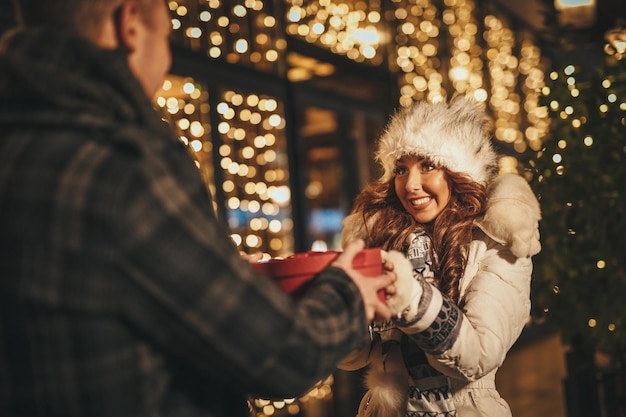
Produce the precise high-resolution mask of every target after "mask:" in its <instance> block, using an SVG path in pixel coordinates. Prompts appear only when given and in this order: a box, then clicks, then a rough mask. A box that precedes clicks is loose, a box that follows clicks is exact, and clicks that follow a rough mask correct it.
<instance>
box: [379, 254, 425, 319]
mask: <svg viewBox="0 0 626 417" xmlns="http://www.w3.org/2000/svg"><path fill="white" fill-rule="evenodd" d="M383 260H384V261H385V262H389V263H391V264H393V272H394V273H395V274H396V278H397V279H396V282H395V284H394V285H395V287H396V293H395V294H394V295H393V296H391V297H389V298H388V299H387V307H389V310H390V311H391V315H392V316H394V317H399V316H400V315H402V316H404V317H403V319H405V320H409V321H410V320H413V319H414V318H416V317H415V316H416V315H417V308H418V306H419V302H420V299H421V297H422V292H423V290H422V286H421V285H420V283H419V282H418V280H417V279H415V278H414V277H413V267H412V265H411V262H410V261H409V260H408V259H407V258H406V257H405V256H404V254H402V253H401V252H398V251H395V250H392V251H389V252H383Z"/></svg>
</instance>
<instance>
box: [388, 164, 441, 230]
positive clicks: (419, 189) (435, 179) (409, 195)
mask: <svg viewBox="0 0 626 417" xmlns="http://www.w3.org/2000/svg"><path fill="white" fill-rule="evenodd" d="M394 174H395V177H394V185H395V190H396V195H397V196H398V198H399V199H400V202H401V203H402V206H403V207H404V208H405V210H406V211H408V212H409V213H410V214H411V215H412V216H413V218H414V219H415V220H416V221H417V222H418V223H430V222H432V221H433V220H434V219H435V218H436V217H437V216H438V215H439V213H441V212H442V211H443V209H444V208H445V207H446V205H447V204H448V202H449V201H450V193H451V191H450V185H449V184H448V181H447V179H446V175H445V172H444V170H443V169H442V168H438V167H436V166H435V165H434V164H433V162H432V161H430V160H429V159H427V158H421V157H417V156H411V155H405V156H403V157H401V158H400V159H398V160H397V161H396V168H395V169H394Z"/></svg>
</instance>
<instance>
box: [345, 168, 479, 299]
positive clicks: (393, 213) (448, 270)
mask: <svg viewBox="0 0 626 417" xmlns="http://www.w3.org/2000/svg"><path fill="white" fill-rule="evenodd" d="M442 169H443V170H444V172H445V175H446V179H447V181H448V184H449V186H450V191H451V193H450V201H449V202H448V204H447V205H446V207H445V208H444V210H443V211H442V212H441V213H440V214H439V215H438V216H437V217H436V218H435V220H433V222H431V223H428V224H420V223H417V222H416V221H415V219H414V218H413V216H411V215H410V214H409V213H408V212H407V211H406V210H405V209H404V207H403V206H402V203H401V202H400V200H399V199H398V196H397V195H396V192H395V187H394V178H392V179H391V180H389V181H387V182H375V183H372V184H370V185H369V186H368V187H367V188H365V189H364V190H363V191H362V192H361V193H360V194H359V195H358V196H357V197H356V199H355V202H354V206H353V208H352V213H361V215H362V216H363V222H364V224H365V225H366V227H367V237H366V238H365V244H366V246H367V247H380V248H383V249H385V250H391V249H395V250H399V251H403V249H404V245H405V243H406V240H407V236H408V235H409V234H411V233H413V232H415V231H418V230H423V231H425V232H426V233H427V234H428V236H430V238H431V239H432V251H433V253H431V258H432V259H433V262H434V263H435V278H436V280H437V285H438V288H439V289H440V290H441V292H443V293H444V294H446V295H447V296H448V297H450V298H451V299H452V300H454V301H455V302H459V281H460V280H461V277H462V276H463V270H464V268H465V265H466V261H467V248H468V246H469V243H470V242H471V240H472V229H473V221H474V219H476V218H477V217H479V216H481V215H482V214H483V213H484V210H485V200H486V198H487V197H486V190H485V187H484V186H483V185H481V184H479V183H477V182H474V181H472V180H471V179H470V178H468V177H467V176H465V175H461V174H458V173H455V172H451V171H449V170H447V169H445V168H442Z"/></svg>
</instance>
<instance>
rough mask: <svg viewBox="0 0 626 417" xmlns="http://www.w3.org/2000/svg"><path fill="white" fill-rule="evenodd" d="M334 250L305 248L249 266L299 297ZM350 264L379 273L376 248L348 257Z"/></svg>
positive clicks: (379, 258) (368, 272)
mask: <svg viewBox="0 0 626 417" xmlns="http://www.w3.org/2000/svg"><path fill="white" fill-rule="evenodd" d="M339 253H340V252H337V251H326V252H319V251H308V252H301V253H296V254H293V255H291V256H289V257H287V258H284V259H278V258H274V259H270V260H268V261H265V262H259V263H253V264H252V266H253V268H254V269H255V270H256V271H257V272H259V273H262V274H264V275H266V276H268V277H269V278H270V279H271V280H272V281H274V282H275V283H276V284H278V286H279V287H281V288H282V289H283V290H284V291H285V292H287V293H288V294H291V295H295V296H299V295H301V294H302V293H303V292H304V291H305V289H306V284H308V283H309V282H310V281H311V280H312V279H313V278H314V277H315V275H317V274H318V273H320V272H322V271H323V270H324V269H325V268H326V267H328V266H329V265H330V264H331V263H332V262H333V261H334V260H335V258H337V256H339ZM352 267H353V268H354V269H356V270H358V271H359V272H360V273H361V274H363V275H365V276H379V275H381V274H382V272H383V264H382V255H381V250H380V249H379V248H371V249H363V250H361V251H359V252H358V253H357V254H356V255H355V256H354V259H353V260H352Z"/></svg>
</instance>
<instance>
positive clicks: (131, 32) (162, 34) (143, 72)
mask: <svg viewBox="0 0 626 417" xmlns="http://www.w3.org/2000/svg"><path fill="white" fill-rule="evenodd" d="M14 4H15V10H16V17H17V22H18V24H19V25H20V26H22V27H47V28H51V29H54V30H59V31H63V32H70V33H73V34H75V35H78V36H81V37H83V38H85V39H87V40H89V41H91V42H92V43H94V44H96V45H97V46H99V47H101V48H108V49H114V48H124V49H125V50H127V51H128V64H129V66H130V69H131V71H132V72H133V74H134V75H135V76H136V77H137V79H138V80H139V82H140V83H141V85H142V87H143V88H144V91H145V92H146V95H147V96H148V97H152V96H153V95H154V94H155V93H156V91H157V90H158V88H159V87H160V86H161V83H162V82H163V78H164V77H165V75H166V74H167V71H168V70H169V68H170V65H171V53H170V47H169V35H170V31H171V20H170V17H169V12H168V10H167V7H166V4H165V1H163V0H55V1H50V0H14Z"/></svg>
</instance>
